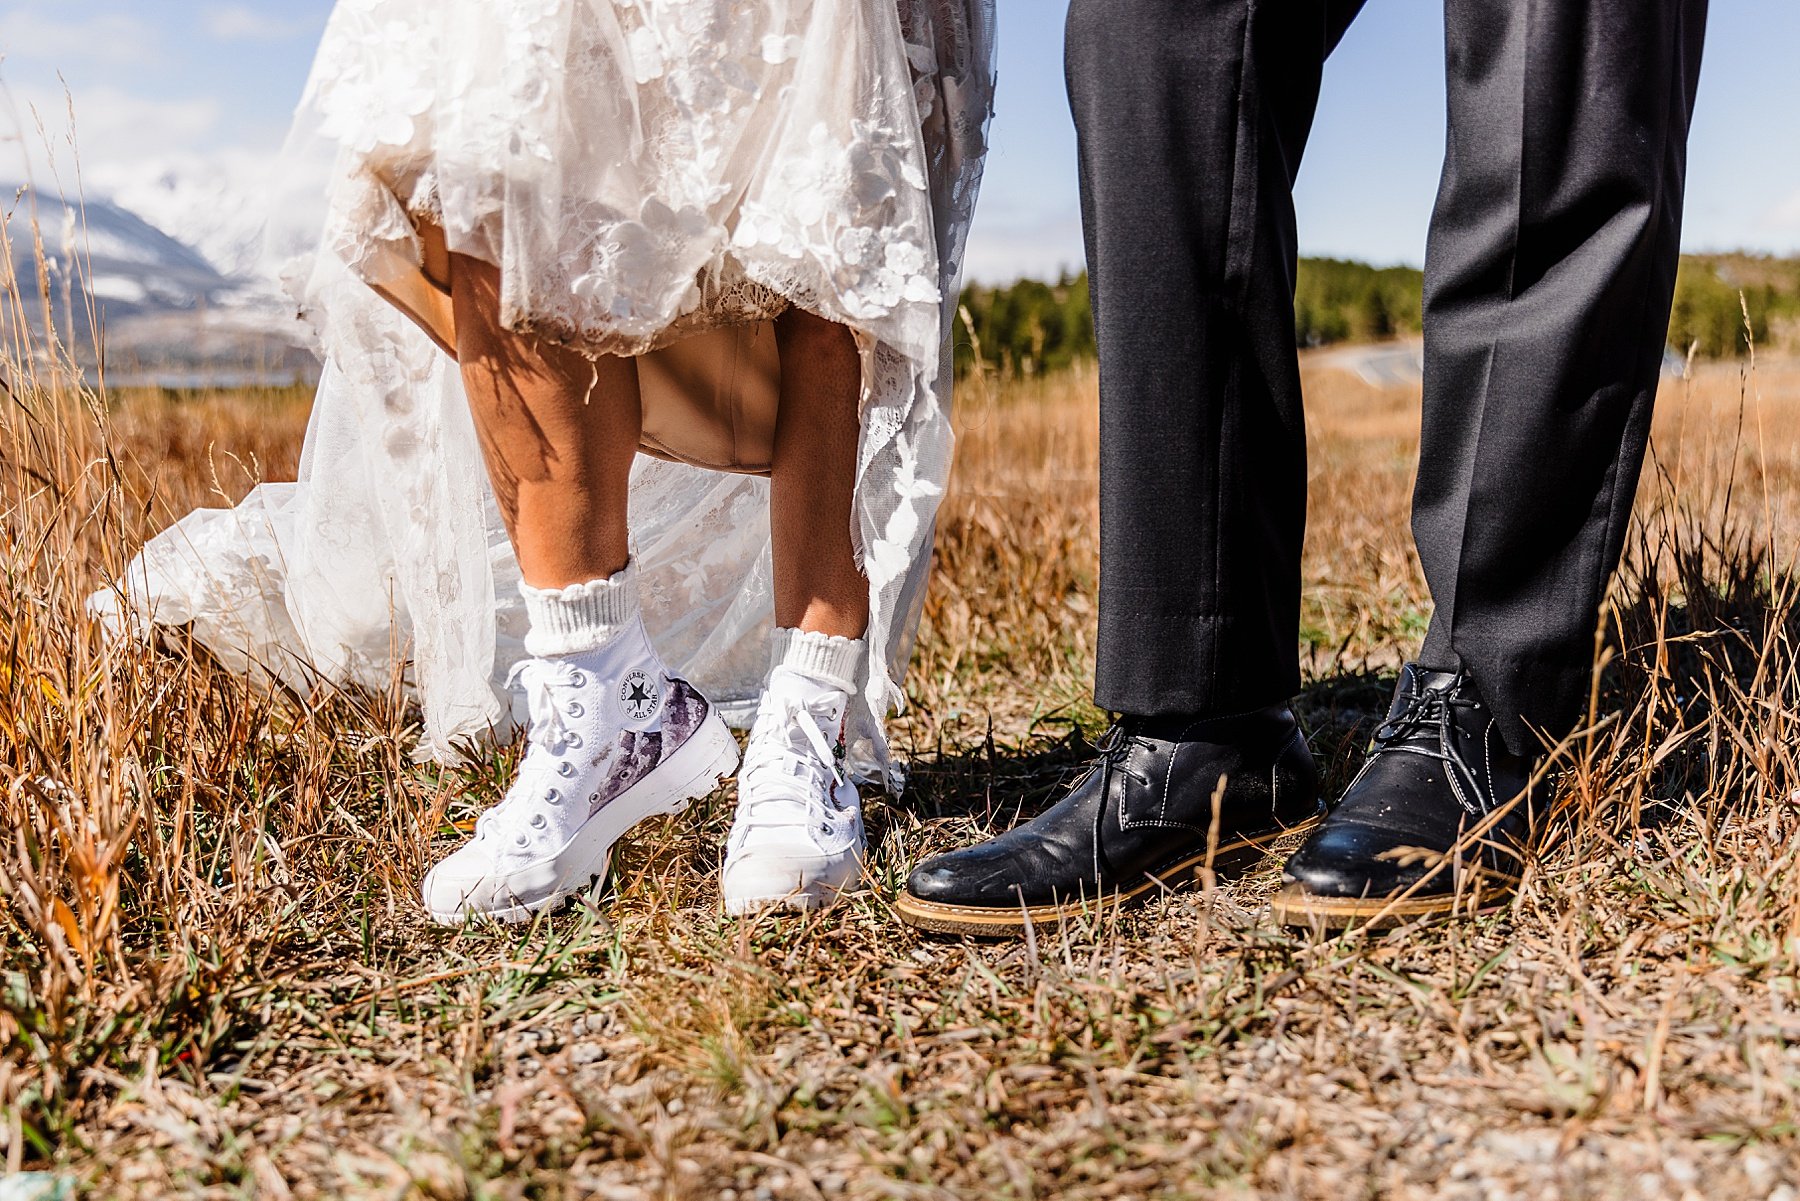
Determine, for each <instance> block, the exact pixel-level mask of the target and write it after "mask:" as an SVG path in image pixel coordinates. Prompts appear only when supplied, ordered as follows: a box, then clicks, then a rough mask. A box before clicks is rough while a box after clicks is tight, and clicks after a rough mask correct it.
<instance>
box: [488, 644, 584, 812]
mask: <svg viewBox="0 0 1800 1201" xmlns="http://www.w3.org/2000/svg"><path fill="white" fill-rule="evenodd" d="M587 684H588V676H587V672H585V671H583V670H582V669H581V668H579V667H576V666H575V665H574V664H573V663H570V662H568V661H567V660H558V659H524V660H521V661H520V662H518V663H516V664H514V666H513V669H512V671H511V673H510V674H508V675H507V677H506V687H507V690H508V691H511V692H518V693H522V694H523V695H524V697H525V710H526V712H527V713H528V714H530V717H531V725H530V727H529V728H528V730H527V740H526V746H525V755H524V758H523V759H521V760H520V762H519V770H518V774H517V775H516V776H514V778H513V783H512V787H511V788H509V789H507V791H506V795H505V796H504V797H502V798H501V800H500V803H499V804H498V805H495V806H494V807H493V808H492V809H489V810H488V811H487V812H486V813H483V814H482V815H481V816H480V817H479V818H477V819H476V821H475V837H476V838H481V837H483V836H484V835H486V834H489V833H493V834H495V835H500V834H504V833H510V834H512V836H513V840H514V842H515V843H517V844H518V845H519V846H521V847H523V846H526V845H527V844H528V843H529V842H530V840H531V835H532V833H533V832H535V831H537V830H539V829H541V828H542V827H543V825H544V822H543V819H542V815H541V814H532V815H531V816H530V817H528V818H526V819H525V820H524V821H523V822H522V823H521V822H515V821H513V820H512V819H513V818H514V817H515V816H517V815H518V814H519V813H520V812H521V811H522V810H523V808H524V807H525V806H526V804H527V798H530V797H531V796H532V794H533V793H534V792H537V788H536V784H537V780H538V778H539V777H542V776H545V775H546V774H547V775H548V776H550V777H552V779H551V780H550V781H547V782H546V784H547V786H546V787H544V788H543V790H542V792H538V793H537V799H540V800H542V801H544V802H546V803H548V804H552V805H555V804H560V803H561V802H562V801H563V799H564V796H563V792H562V790H561V788H560V787H559V786H558V784H557V783H556V781H561V780H568V779H572V778H573V777H574V776H575V775H576V773H577V770H578V769H577V768H576V767H575V765H574V764H572V763H570V762H569V761H568V760H567V759H565V758H564V757H563V756H564V754H565V753H566V752H568V751H572V750H575V749H577V748H579V747H580V746H581V735H580V734H577V733H576V732H575V731H574V730H573V729H571V728H570V726H569V721H570V719H572V718H579V717H581V716H582V707H581V702H580V701H578V700H575V699H573V698H572V697H568V696H566V695H564V693H566V691H567V690H570V689H581V688H585V687H587ZM521 827H523V828H521Z"/></svg>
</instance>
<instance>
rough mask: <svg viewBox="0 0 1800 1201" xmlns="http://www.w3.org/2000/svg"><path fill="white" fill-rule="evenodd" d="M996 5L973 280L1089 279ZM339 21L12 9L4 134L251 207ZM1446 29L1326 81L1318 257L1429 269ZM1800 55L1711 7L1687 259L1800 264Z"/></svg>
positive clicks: (102, 176) (1059, 115)
mask: <svg viewBox="0 0 1800 1201" xmlns="http://www.w3.org/2000/svg"><path fill="white" fill-rule="evenodd" d="M495 2H500V0H495ZM999 2H1000V17H1001V47H1002V50H1001V78H1000V103H999V117H998V119H997V120H996V122H995V128H994V152H993V156H992V159H991V162H990V166H989V171H988V182H987V187H986V191H985V193H984V197H983V208H982V211H981V213H980V215H979V216H978V218H977V223H976V229H975V234H974V239H973V246H972V248H971V252H970V263H971V270H972V271H973V272H974V273H975V274H976V275H978V276H980V277H983V278H986V279H990V280H992V279H1000V278H1006V277H1010V276H1014V275H1018V274H1020V273H1032V274H1046V273H1049V272H1053V271H1055V270H1056V269H1057V268H1058V267H1060V266H1065V265H1067V266H1077V267H1078V266H1079V264H1080V256H1081V244H1080V226H1079V221H1078V219H1077V215H1076V192H1075V168H1074V161H1073V159H1074V132H1073V129H1072V128H1071V126H1070V123H1069V117H1068V107H1067V103H1066V100H1065V98H1064V94H1063V83H1062V68H1061V64H1062V17H1063V12H1064V10H1065V7H1066V0H999ZM330 8H331V5H330V4H329V3H328V2H327V0H220V2H210V0H25V2H23V3H21V2H19V0H0V56H3V58H0V80H4V81H5V82H6V84H7V85H8V91H9V92H10V94H11V97H12V100H13V109H14V117H13V119H10V120H9V119H7V118H6V117H5V115H4V112H3V111H0V135H4V134H15V133H17V132H18V127H19V126H23V127H24V131H25V140H26V141H31V140H33V136H32V135H31V134H30V133H29V128H30V124H31V117H30V115H29V113H28V111H26V110H28V109H29V107H30V106H31V105H32V104H36V105H37V106H39V107H40V108H48V109H51V110H60V108H61V104H60V100H59V92H60V88H61V84H59V81H58V75H59V73H60V75H61V79H62V80H63V81H66V83H67V86H68V88H69V91H70V92H71V94H72V96H73V99H74V105H75V112H76V118H77V122H78V124H79V127H80V130H81V143H82V147H83V152H82V165H83V171H84V175H85V176H86V177H87V179H88V181H89V186H90V187H91V188H94V189H96V190H100V191H107V190H113V191H117V192H119V193H120V194H121V196H123V197H129V196H131V195H135V194H137V193H135V192H133V187H134V186H135V187H137V190H138V192H141V191H142V186H141V184H142V180H143V179H145V178H146V177H148V176H150V175H153V174H154V173H156V172H158V171H173V170H175V169H176V167H179V169H180V170H181V171H182V172H184V173H185V174H187V175H188V176H189V177H192V175H194V174H199V175H205V174H207V173H208V172H212V173H214V174H215V175H216V177H217V178H218V179H220V180H227V179H229V180H231V181H233V182H234V186H236V187H238V189H239V190H240V191H241V190H243V189H245V188H252V187H254V184H255V179H256V177H257V174H258V172H259V171H263V170H266V166H267V163H268V161H269V159H270V158H271V157H272V156H273V154H274V152H275V151H276V150H277V149H278V147H279V145H280V142H281V137H282V133H283V131H284V129H285V126H286V122H287V117H288V114H289V112H290V111H291V110H292V108H293V105H294V102H295V101H296V100H297V99H298V97H299V93H300V88H301V85H302V83H303V81H304V79H305V76H306V69H307V65H308V61H309V58H310V55H311V52H312V45H313V42H314V40H315V39H316V38H317V36H318V32H319V29H320V28H321V26H322V25H323V23H324V20H325V16H326V14H327V13H328V12H329V11H330ZM1441 20H1442V15H1441V6H1440V5H1438V4H1435V3H1432V2H1431V0H1370V3H1369V5H1368V8H1367V9H1366V10H1365V11H1364V14H1363V16H1362V17H1361V19H1360V20H1359V21H1358V23H1357V25H1356V26H1355V27H1354V28H1353V29H1352V30H1351V32H1350V34H1349V36H1348V37H1347V38H1346V40H1345V42H1344V44H1343V46H1342V47H1341V48H1340V49H1339V51H1338V53H1337V55H1336V56H1335V57H1334V58H1333V60H1332V62H1331V63H1330V64H1329V66H1328V67H1327V70H1326V76H1325V86H1324V94H1323V97H1322V99H1321V102H1320V107H1319V117H1318V122H1317V125H1316V127H1315V130H1314V134H1313V138H1312V142H1311V146H1310V148H1309V150H1308V155H1307V159H1306V162H1305V165H1304V166H1303V168H1302V170H1301V175H1300V184H1299V189H1298V192H1299V195H1298V203H1299V208H1300V238H1301V245H1302V247H1303V249H1304V250H1305V251H1306V252H1308V253H1316V254H1336V255H1342V256H1347V257H1355V258H1363V259H1369V260H1372V261H1376V262H1383V263H1386V262H1411V263H1417V262H1419V261H1420V260H1421V259H1422V257H1423V254H1424V245H1425V223H1426V218H1427V216H1428V214H1429V212H1430V207H1431V199H1432V192H1433V190H1434V188H1435V186H1436V181H1437V173H1438V167H1439V164H1440V161H1441V158H1442V153H1443V106H1444V99H1443V76H1442V71H1443V68H1442V44H1443V43H1442V36H1443V35H1442V24H1441ZM1797 56H1800V2H1797V0H1713V5H1712V17H1711V24H1710V28H1709V32H1708V46H1707V61H1706V66H1705V70H1704V71H1703V73H1702V79H1701V90H1700V100H1699V111H1698V112H1697V113H1696V116H1695V123H1694V132H1693V142H1692V147H1691V163H1690V175H1689V189H1688V194H1689V200H1688V216H1687V229H1686V238H1685V241H1686V244H1687V246H1688V248H1689V249H1724V248H1736V247H1746V248H1750V249H1756V250H1767V251H1777V252H1783V253H1800V70H1797V69H1796V66H1795V59H1796V57H1797ZM52 119H53V120H56V121H60V112H54V113H53V116H52ZM8 127H12V128H8ZM17 154H18V150H17V148H16V147H14V148H11V152H10V153H8V152H7V148H4V147H0V176H12V175H16V174H17V173H18V172H17V169H16V167H15V166H14V163H16V161H17ZM8 159H11V160H12V161H10V162H9V161H7V160H8ZM134 181H135V183H134ZM190 191H191V189H190ZM147 215H150V216H151V217H152V219H153V220H155V219H156V214H154V213H152V214H147Z"/></svg>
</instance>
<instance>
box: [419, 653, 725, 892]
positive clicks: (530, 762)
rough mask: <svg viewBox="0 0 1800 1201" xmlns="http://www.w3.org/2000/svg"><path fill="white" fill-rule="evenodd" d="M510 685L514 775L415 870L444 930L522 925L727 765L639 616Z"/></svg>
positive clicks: (530, 662)
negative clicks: (421, 873)
mask: <svg viewBox="0 0 1800 1201" xmlns="http://www.w3.org/2000/svg"><path fill="white" fill-rule="evenodd" d="M513 681H514V683H515V686H522V687H523V688H524V691H525V697H526V704H527V706H528V708H529V709H530V713H531V732H530V742H529V744H528V746H527V748H526V751H525V756H524V759H523V760H522V761H521V762H520V764H519V772H518V775H517V777H516V778H515V779H514V780H513V784H512V787H511V788H510V789H508V791H507V793H506V796H505V798H504V799H502V800H501V802H500V803H499V804H498V805H495V806H494V807H493V808H492V809H490V810H488V811H487V812H486V813H484V814H482V815H481V818H480V819H479V820H478V821H477V822H476V823H475V837H474V838H473V839H472V840H471V841H470V842H468V843H466V844H465V845H464V846H462V847H461V848H460V849H459V850H457V851H456V852H455V853H454V854H452V855H451V856H450V857H449V858H447V859H445V860H444V861H443V862H442V863H440V864H438V865H437V866H436V867H434V868H432V869H431V872H430V874H429V875H427V876H426V877H425V887H424V892H425V907H426V908H427V909H428V910H430V911H431V916H432V918H433V919H434V920H436V921H438V922H442V923H444V924H446V925H453V924H456V923H460V922H463V921H466V920H467V919H469V918H471V917H473V916H475V915H478V914H485V915H487V916H488V917H491V918H494V919H496V920H498V921H502V922H519V921H525V920H526V919H528V918H529V917H530V916H531V915H532V914H533V913H535V912H537V911H538V910H540V909H544V908H546V907H549V906H552V905H555V904H557V903H558V902H560V901H562V900H564V899H565V898H567V897H570V896H573V895H574V894H575V893H577V892H580V891H581V890H582V889H584V888H586V887H587V886H588V885H589V883H590V882H591V881H592V880H594V878H595V877H598V876H604V875H605V874H606V868H607V863H608V861H609V859H610V857H611V854H612V847H613V844H614V843H616V842H617V841H618V840H619V838H620V837H621V836H622V835H623V834H624V833H625V831H627V830H629V829H630V828H631V827H632V826H634V825H636V824H637V823H638V822H639V821H641V820H642V819H643V818H646V817H649V816H650V815H651V814H655V813H679V812H681V811H682V810H683V809H685V808H686V807H687V805H688V803H689V802H690V801H692V800H694V799H695V798H697V797H703V796H705V795H706V794H707V793H708V792H711V791H712V790H713V789H714V788H715V787H717V786H718V784H719V781H720V779H721V778H722V777H726V776H729V775H730V774H731V772H732V770H733V769H734V768H736V766H737V761H738V750H737V741H736V740H735V739H734V738H732V736H731V731H730V730H728V729H727V728H726V726H725V722H724V721H723V720H722V719H721V718H720V717H719V715H718V713H717V712H716V711H715V710H714V709H713V707H712V705H711V704H710V703H709V702H708V701H707V700H706V698H705V697H703V696H701V695H700V693H699V692H698V691H696V690H695V689H694V687H693V686H692V685H690V684H689V683H688V682H687V681H686V680H681V679H676V678H675V677H673V676H671V675H670V674H669V671H668V668H666V667H664V666H663V663H662V660H661V659H660V658H659V657H658V656H657V654H656V651H655V650H654V649H653V648H652V647H651V645H650V640H649V638H648V637H647V636H646V635H645V633H644V627H643V623H642V622H641V621H639V620H635V619H634V620H632V621H631V622H630V623H629V624H628V625H626V626H625V628H624V630H623V631H622V632H621V633H620V634H619V636H618V637H617V638H615V639H613V640H612V641H611V642H610V643H608V644H607V645H606V646H603V647H601V648H600V649H598V650H594V651H588V652H585V653H582V654H573V655H562V656H556V657H554V658H536V659H527V660H525V661H524V662H522V663H520V664H519V666H518V667H517V668H515V669H514V672H513Z"/></svg>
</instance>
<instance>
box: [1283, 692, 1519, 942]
mask: <svg viewBox="0 0 1800 1201" xmlns="http://www.w3.org/2000/svg"><path fill="white" fill-rule="evenodd" d="M1533 768H1534V761H1533V760H1531V759H1528V758H1525V757H1523V756H1519V755H1514V754H1512V753H1511V752H1510V751H1508V750H1507V749H1506V746H1505V744H1504V743H1503V742H1502V741H1501V739H1500V731H1499V729H1498V727H1497V725H1496V723H1495V721H1494V718H1493V714H1492V713H1491V712H1489V710H1488V709H1487V708H1486V707H1485V706H1484V705H1483V704H1482V702H1481V698H1480V696H1479V695H1478V694H1477V693H1476V690H1475V687H1474V684H1473V682H1472V681H1471V680H1470V679H1469V677H1468V675H1467V674H1466V673H1463V672H1459V671H1436V670H1433V669H1431V668H1428V667H1420V666H1419V665H1418V664H1416V663H1409V664H1407V665H1406V667H1405V668H1404V669H1403V670H1402V671H1401V673H1400V684H1399V687H1398V688H1396V689H1395V691H1394V703H1393V705H1392V706H1391V707H1390V708H1389V710H1388V717H1387V720H1386V721H1385V722H1383V723H1382V725H1381V727H1380V729H1378V730H1376V731H1375V737H1374V740H1373V741H1372V742H1371V744H1370V747H1369V757H1368V759H1367V761H1365V762H1364V764H1363V768H1362V771H1360V772H1358V773H1357V776H1356V779H1354V780H1353V781H1351V783H1350V787H1349V788H1348V789H1346V790H1345V792H1344V797H1343V799H1342V800H1341V801H1339V802H1338V805H1337V808H1336V809H1334V810H1333V811H1332V814H1331V816H1330V817H1329V818H1328V819H1326V822H1325V824H1324V825H1323V826H1322V827H1320V828H1319V829H1318V830H1317V831H1315V832H1314V833H1313V835H1312V837H1310V838H1308V839H1307V840H1306V842H1305V843H1303V844H1302V845H1301V847H1300V849H1299V850H1297V851H1295V852H1294V854H1293V855H1292V856H1291V857H1290V858H1289V859H1288V861H1287V865H1286V867H1285V868H1283V870H1282V880H1283V882H1284V885H1283V887H1282V889H1281V891H1280V892H1279V893H1277V894H1276V897H1275V901H1274V909H1275V917H1276V920H1278V921H1280V922H1282V923H1284V924H1286V925H1290V926H1309V927H1324V928H1329V929H1337V928H1341V927H1344V926H1351V925H1364V924H1372V925H1397V924H1400V923H1402V922H1406V921H1412V920H1414V919H1416V918H1420V917H1430V916H1448V915H1452V914H1463V915H1467V914H1473V913H1477V912H1480V911H1482V910H1484V909H1491V908H1493V907H1495V906H1497V905H1498V904H1499V903H1501V902H1503V901H1504V900H1505V899H1506V898H1507V897H1508V896H1509V895H1511V893H1512V890H1513V888H1514V887H1515V886H1516V885H1517V884H1518V882H1519V876H1520V874H1521V873H1522V872H1523V870H1524V866H1525V858H1526V856H1527V855H1528V854H1529V853H1530V850H1531V846H1532V840H1533V836H1534V834H1535V833H1536V830H1537V828H1538V827H1539V826H1540V825H1541V822H1539V820H1538V819H1539V818H1540V817H1541V816H1542V814H1541V813H1539V812H1538V811H1537V807H1534V805H1533V801H1534V800H1536V801H1537V802H1538V804H1539V806H1541V804H1542V800H1543V797H1542V796H1541V795H1539V796H1538V797H1533V796H1532V795H1531V793H1530V792H1529V791H1528V788H1527V786H1528V784H1529V783H1530V781H1531V776H1532V771H1533Z"/></svg>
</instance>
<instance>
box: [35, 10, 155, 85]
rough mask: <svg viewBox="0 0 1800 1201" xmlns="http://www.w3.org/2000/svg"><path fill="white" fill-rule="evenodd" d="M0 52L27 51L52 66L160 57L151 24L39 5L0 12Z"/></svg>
mask: <svg viewBox="0 0 1800 1201" xmlns="http://www.w3.org/2000/svg"><path fill="white" fill-rule="evenodd" d="M0 52H4V53H5V54H7V56H8V57H22V56H29V57H30V59H31V60H32V61H34V62H37V63H41V64H44V65H46V66H48V67H50V68H51V69H53V70H60V69H62V68H64V67H67V66H73V65H76V64H80V65H93V64H99V65H104V66H111V67H118V66H132V65H144V64H148V63H153V62H155V61H157V60H158V59H159V58H161V57H163V52H162V48H161V39H160V37H159V35H158V30H157V28H156V27H155V26H153V25H151V24H149V23H147V22H145V21H142V20H139V19H138V18H137V17H133V16H128V15H127V14H125V13H94V14H92V15H88V16H80V17H73V16H68V15H62V14H57V13H54V12H45V11H44V10H43V9H42V8H38V9H23V8H11V9H6V10H4V11H0Z"/></svg>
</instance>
